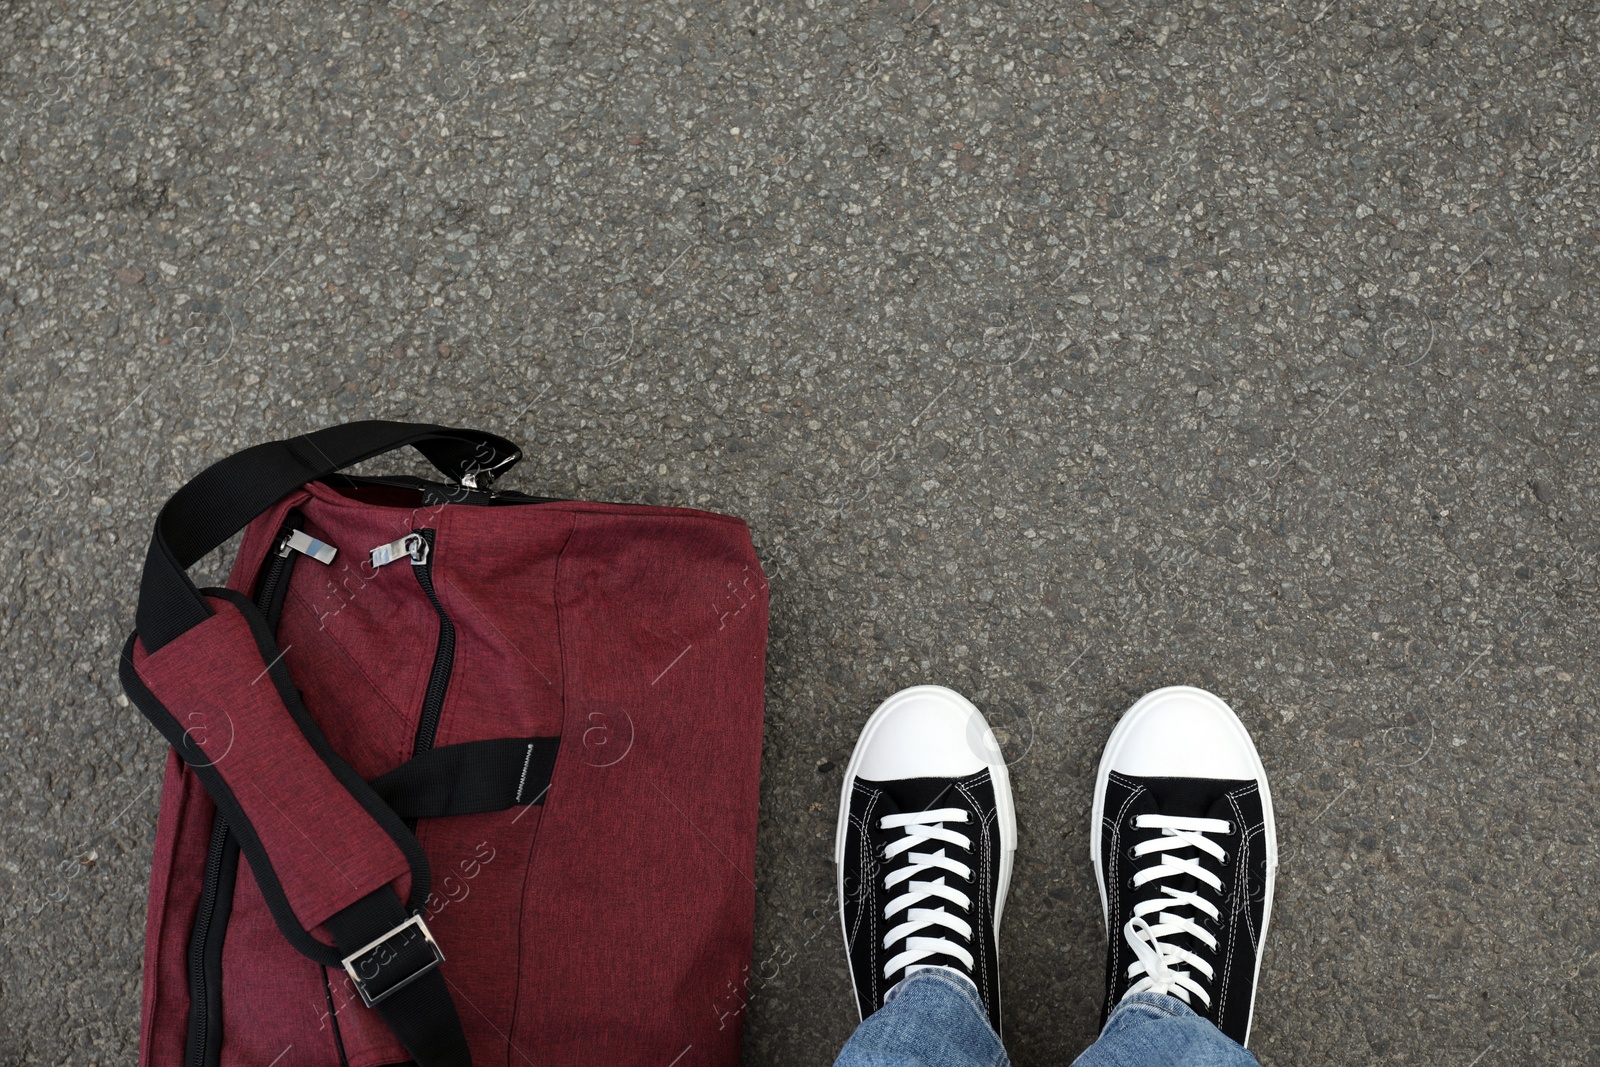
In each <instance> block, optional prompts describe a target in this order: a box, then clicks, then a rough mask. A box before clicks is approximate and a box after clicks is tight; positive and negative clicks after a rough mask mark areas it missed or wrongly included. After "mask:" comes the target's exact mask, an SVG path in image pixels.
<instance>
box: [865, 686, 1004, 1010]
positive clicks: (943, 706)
mask: <svg viewBox="0 0 1600 1067" xmlns="http://www.w3.org/2000/svg"><path fill="white" fill-rule="evenodd" d="M1016 848H1017V820H1016V814H1015V808H1014V807H1013V805H1012V802H1011V779H1010V776H1009V775H1008V774H1007V773H1006V765H1005V760H1004V759H1003V758H1002V757H1001V755H1000V746H999V745H998V744H997V743H996V742H995V738H994V734H993V733H992V732H990V730H989V724H988V723H986V722H985V721H984V719H983V715H982V713H981V712H979V711H978V709H977V708H975V707H973V706H972V704H971V703H969V702H968V701H967V700H966V698H965V697H963V696H961V695H960V694H959V693H955V692H952V691H951V690H949V689H945V688H943V687H942V686H937V685H919V686H915V687H913V688H911V689H905V690H902V691H900V692H898V693H896V694H895V695H894V696H892V697H890V698H889V699H888V700H885V701H884V702H883V703H882V704H881V705H880V706H879V707H878V710H877V711H875V712H873V713H872V718H870V719H868V720H867V725H866V726H865V727H864V728H863V729H862V731H861V739H860V740H859V741H857V742H856V749H855V752H854V754H852V755H851V757H850V765H849V766H848V767H847V768H845V775H844V795H843V797H842V798H841V800H840V805H839V830H838V836H837V838H836V839H835V842H834V861H835V863H836V864H837V865H838V869H839V900H840V908H839V914H840V917H841V919H842V921H843V924H844V944H845V952H846V954H847V955H848V956H849V959H850V977H851V980H852V982H853V983H854V986H855V992H856V1006H857V1007H858V1008H859V1009H860V1011H861V1017H862V1018H863V1019H865V1018H866V1017H867V1016H868V1015H871V1014H872V1013H873V1012H875V1011H877V1010H878V1009H879V1008H881V1007H883V1001H884V997H885V996H886V995H887V994H888V992H889V990H891V989H893V988H894V987H895V986H896V985H897V984H898V983H899V982H900V981H901V980H903V979H904V978H905V977H906V976H907V975H908V974H911V973H913V972H915V971H918V970H921V969H922V968H925V967H945V968H949V969H951V970H955V971H958V972H960V973H961V974H962V975H964V976H965V977H966V978H968V979H970V980H971V982H972V984H973V985H975V986H977V987H978V993H979V995H980V996H981V997H982V998H983V1003H984V1006H985V1007H986V1008H987V1009H988V1012H989V1023H990V1025H992V1026H993V1027H994V1029H995V1032H996V1033H999V1032H1000V953H999V934H1000V914H1001V912H1002V910H1003V909H1004V907H1005V899H1006V887H1007V886H1009V885H1010V883H1011V861H1012V857H1013V856H1014V855H1015V853H1016Z"/></svg>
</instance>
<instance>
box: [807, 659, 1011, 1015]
mask: <svg viewBox="0 0 1600 1067" xmlns="http://www.w3.org/2000/svg"><path fill="white" fill-rule="evenodd" d="M925 695H937V696H939V697H942V698H945V699H948V700H952V701H954V702H956V703H957V704H958V705H959V706H960V707H963V708H965V709H966V710H967V711H968V712H969V713H970V714H971V715H975V716H977V720H978V722H980V723H982V724H983V731H984V733H983V734H982V735H980V736H981V737H982V738H983V739H984V740H985V741H986V742H987V745H986V746H975V747H984V748H985V752H987V753H993V754H994V755H995V756H998V755H999V752H1000V744H999V742H998V741H997V740H996V738H995V736H994V731H993V730H992V729H990V727H989V723H988V720H987V719H985V718H984V717H983V712H981V711H979V710H978V709H977V707H976V706H975V705H974V704H973V703H972V702H971V701H970V700H968V699H967V698H966V697H964V696H962V695H961V694H960V693H957V692H956V691H955V690H954V689H946V688H945V687H944V686H942V685H915V686H912V687H911V688H909V689H902V690H900V691H899V692H898V693H895V694H894V695H893V696H891V697H889V699H887V700H885V701H884V702H883V703H882V704H879V705H878V707H877V710H875V711H874V712H873V713H872V716H871V717H870V718H868V719H867V724H866V725H865V726H863V727H862V728H861V736H860V737H859V738H857V739H856V747H855V750H854V751H853V752H851V753H850V762H849V763H848V764H846V765H845V769H844V781H843V783H842V784H841V785H840V789H839V818H838V822H837V825H836V827H835V829H834V838H833V866H834V888H835V891H836V892H837V893H838V907H839V930H840V933H841V934H842V935H843V936H844V942H845V945H846V946H847V947H848V946H849V944H850V928H849V925H848V924H847V922H846V920H845V914H844V894H845V889H844V842H845V837H846V834H847V832H848V830H849V829H850V791H851V789H852V788H854V786H855V780H856V771H857V768H858V767H860V765H861V758H862V754H863V753H864V752H866V750H867V748H868V746H870V745H871V743H872V739H873V734H874V733H876V732H877V728H878V727H879V726H881V725H882V724H883V722H884V720H886V719H887V718H888V717H889V715H890V714H892V713H893V711H894V709H895V707H896V706H898V705H899V704H900V703H902V702H903V701H905V700H906V699H908V698H915V697H918V696H925ZM963 743H966V742H965V741H964V742H963ZM975 754H976V755H978V756H979V758H980V759H982V760H983V762H984V763H985V764H986V765H987V766H988V768H989V776H990V778H991V779H992V780H993V781H994V803H995V816H996V818H998V819H999V820H1000V874H999V881H998V892H997V894H996V897H997V901H996V904H995V908H994V938H995V946H994V951H995V959H996V961H998V960H999V958H1000V919H1001V917H1002V916H1003V914H1004V912H1005V903H1006V894H1007V893H1008V892H1009V891H1010V889H1011V868H1012V865H1013V862H1014V861H1015V859H1016V854H1017V812H1016V807H1015V803H1014V801H1013V800H1012V797H1011V772H1010V770H1009V769H1008V768H1007V767H1006V762H1005V760H1004V759H1003V758H993V757H986V756H985V755H984V753H977V752H975ZM855 982H856V977H855V968H853V967H852V968H851V969H850V992H851V994H852V995H854V996H855V1001H856V1008H857V1011H859V1010H860V1006H861V997H860V995H859V994H858V993H857V990H856V988H855Z"/></svg>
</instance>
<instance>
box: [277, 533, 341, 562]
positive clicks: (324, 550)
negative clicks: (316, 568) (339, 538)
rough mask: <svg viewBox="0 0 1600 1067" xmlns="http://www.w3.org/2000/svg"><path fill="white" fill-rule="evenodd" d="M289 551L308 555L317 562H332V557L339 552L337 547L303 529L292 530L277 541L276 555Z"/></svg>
mask: <svg viewBox="0 0 1600 1067" xmlns="http://www.w3.org/2000/svg"><path fill="white" fill-rule="evenodd" d="M290 552H299V553H300V554H301V555H304V556H310V557H311V558H312V559H314V560H316V561H317V562H318V563H332V562H333V557H335V556H337V555H338V554H339V550H338V549H337V548H334V547H333V546H332V545H330V544H328V543H327V542H326V541H318V540H317V539H316V538H315V537H312V536H311V535H310V534H308V533H306V532H305V531H304V530H292V531H290V533H289V536H288V537H285V538H284V539H283V540H282V541H279V542H278V555H280V556H287V555H288V554H289V553H290Z"/></svg>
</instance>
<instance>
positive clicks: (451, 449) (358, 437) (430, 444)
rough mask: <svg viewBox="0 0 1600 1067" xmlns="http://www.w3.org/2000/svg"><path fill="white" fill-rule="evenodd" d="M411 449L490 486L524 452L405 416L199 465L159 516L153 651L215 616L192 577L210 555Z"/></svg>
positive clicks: (153, 553) (146, 608)
mask: <svg viewBox="0 0 1600 1067" xmlns="http://www.w3.org/2000/svg"><path fill="white" fill-rule="evenodd" d="M405 445H412V446H414V447H415V448H416V449H417V451H419V452H421V453H422V454H423V455H424V456H426V457H427V458H428V461H429V462H431V463H432V464H433V465H434V466H435V467H437V468H439V469H440V470H441V471H443V472H444V473H445V474H446V475H448V476H449V477H451V478H452V479H454V480H455V481H457V482H459V483H461V484H462V485H464V486H467V487H469V488H476V489H482V488H486V487H487V486H488V485H489V484H490V483H491V482H493V481H494V480H495V479H496V478H498V477H499V476H500V475H502V474H504V473H505V472H506V471H508V470H510V469H511V468H512V466H514V465H515V464H516V462H517V460H519V459H521V458H522V450H521V449H519V448H518V447H517V446H516V445H514V444H512V443H511V442H510V441H507V440H506V439H505V438H504V437H500V436H497V435H495V434H492V433H485V432H483V431H481V430H458V429H450V428H447V427H444V426H432V425H426V424H419V423H405V422H381V421H370V422H352V423H346V424H345V425H343V426H330V427H328V428H327V429H323V430H316V431H313V432H312V433H308V434H302V435H301V436H299V437H294V438H290V439H288V440H283V441H271V442H268V443H267V444H262V445H256V446H255V447H253V448H247V449H245V450H244V451H243V452H238V453H235V454H234V455H232V456H229V457H228V458H227V459H223V460H219V461H218V462H216V463H213V464H212V465H211V466H209V467H207V468H206V469H205V470H203V471H201V472H200V473H199V474H198V475H196V476H195V477H194V479H193V480H192V481H190V482H189V483H188V484H187V485H185V486H184V487H183V488H182V489H179V490H178V491H177V492H176V493H174V494H173V495H172V499H170V500H168V501H167V504H166V506H165V507H163V508H162V509H161V515H160V516H159V517H158V518H157V519H156V529H155V535H154V536H153V537H152V538H151V539H150V552H149V554H148V555H147V556H146V557H145V561H144V578H143V580H142V581H141V583H140V586H139V608H138V614H137V626H138V630H139V640H140V641H142V642H143V644H144V647H145V649H146V650H147V651H149V652H155V651H156V650H157V649H159V648H160V647H161V646H162V645H165V644H166V643H167V642H168V641H171V640H172V639H173V638H175V637H177V636H178V635H179V634H182V633H183V632H184V631H185V630H187V629H189V628H190V627H191V626H195V625H197V624H199V623H201V622H204V621H205V620H206V619H208V618H210V617H211V610H210V609H209V608H207V607H206V603H205V598H204V597H202V596H201V595H200V591H199V590H198V589H196V588H195V586H194V583H193V582H191V581H190V580H189V576H188V574H187V573H186V572H187V571H188V569H189V568H190V567H192V566H194V564H195V563H196V562H198V561H199V560H200V558H201V557H203V556H204V555H205V554H206V553H207V552H210V551H211V550H212V549H214V548H216V547H217V546H218V545H220V544H222V543H223V542H224V541H226V540H227V539H228V538H230V537H232V536H233V535H234V534H236V533H238V532H239V531H240V530H242V529H244V528H245V527H246V526H247V525H249V524H250V522H251V520H253V519H254V518H255V517H256V516H257V515H260V514H261V513H262V512H264V511H266V510H267V509H268V508H270V507H272V505H273V504H275V503H277V502H278V501H279V500H282V499H283V498H284V497H285V496H287V495H288V494H290V493H292V492H294V491H295V490H296V489H298V488H300V486H302V485H304V484H306V483H307V482H311V481H315V480H316V479H318V478H325V477H327V476H328V475H330V474H332V473H334V472H335V471H338V470H341V469H343V468H345V467H349V466H352V465H353V464H356V463H360V462H361V461H362V460H365V459H371V458H372V457H373V456H378V455H382V454H383V453H385V452H391V451H393V450H395V449H397V448H401V447H404V446H405Z"/></svg>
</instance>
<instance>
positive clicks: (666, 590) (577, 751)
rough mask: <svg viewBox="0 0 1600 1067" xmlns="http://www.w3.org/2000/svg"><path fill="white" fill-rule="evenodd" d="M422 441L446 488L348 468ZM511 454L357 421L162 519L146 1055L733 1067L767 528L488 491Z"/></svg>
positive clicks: (251, 467)
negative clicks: (230, 546) (209, 568)
mask: <svg viewBox="0 0 1600 1067" xmlns="http://www.w3.org/2000/svg"><path fill="white" fill-rule="evenodd" d="M404 445H412V446H414V447H416V448H417V449H418V450H419V451H421V452H422V453H423V455H424V456H426V457H427V458H428V459H429V460H430V461H431V462H432V463H433V464H434V465H435V466H436V467H438V468H439V469H440V470H442V471H444V472H445V473H446V474H447V475H449V476H451V478H452V483H451V484H448V485H447V484H442V483H433V482H427V481H424V480H422V479H416V478H370V477H351V476H346V475H342V474H339V473H337V472H339V471H340V470H342V469H343V468H345V467H348V466H351V465H352V464H355V463H357V462H360V461H362V460H365V459H368V458H371V457H372V456H375V455H378V454H380V453H383V452H387V451H390V450H392V449H396V448H399V447H402V446H404ZM519 457H520V452H519V450H518V449H517V448H516V446H515V445H513V444H511V443H510V442H509V441H506V440H504V439H503V438H500V437H496V436H495V435H492V434H487V433H482V432H477V431H469V430H456V429H446V428H443V427H438V426H420V425H407V424H401V423H389V422H364V423H352V424H349V425H345V426H336V427H331V428H329V429H325V430H320V431H317V432H315V433H311V434H308V435H305V436H303V437H300V438H295V439H293V440H289V441H278V442H273V443H270V444H266V445H259V446H256V447H255V448H251V449H247V450H245V451H244V452H241V453H239V454H237V455H235V456H232V457H230V458H228V459H225V460H223V461H221V462H219V463H217V464H215V465H214V466H212V467H210V468H209V469H207V470H206V471H204V472H202V473H201V474H200V475H199V476H198V477H196V478H195V479H194V480H193V481H192V482H190V483H189V484H188V485H186V486H184V487H183V489H181V490H179V492H178V493H177V494H175V495H174V496H173V498H172V499H171V500H170V501H168V503H167V505H166V506H165V507H164V508H163V509H162V512H161V516H160V518H159V519H158V520H157V523H156V532H155V536H154V538H153V539H152V541H151V546H150V553H149V557H148V558H147V560H146V564H145V571H144V577H143V582H142V585H141V589H140V597H139V607H138V617H137V627H138V629H137V631H136V633H135V634H134V635H133V636H131V637H130V638H129V639H128V644H127V646H126V648H125V650H124V654H123V659H122V664H121V668H122V680H123V685H124V687H125V688H126V690H127V692H128V694H129V696H130V697H131V698H132V699H133V701H134V702H135V703H136V704H137V705H138V707H139V709H140V710H141V711H142V712H143V713H144V714H145V715H146V716H147V717H148V718H149V719H150V720H151V721H152V722H153V723H154V724H155V725H156V726H157V727H158V728H159V729H160V730H161V731H162V733H163V734H164V735H165V736H166V738H167V739H168V740H169V741H170V742H171V744H172V745H173V753H172V755H171V756H170V758H169V760H168V764H167V771H166V780H165V783H164V786H163V793H162V800H161V816H160V823H159V828H158V831H157V837H156V845H155V859H154V864H153V869H152V871H151V879H150V909H149V918H148V926H147V931H146V948H145V969H144V1004H143V1026H142V1031H141V1036H140V1063H141V1064H143V1065H150V1067H168V1065H177V1064H183V1065H185V1067H189V1065H193V1067H213V1065H216V1067H246V1065H248V1067H268V1065H270V1067H339V1065H348V1067H376V1065H381V1064H401V1063H416V1064H420V1065H422V1067H435V1065H452V1067H453V1065H461V1064H467V1063H476V1064H478V1065H479V1067H483V1065H488V1064H493V1065H497V1067H498V1065H505V1067H515V1065H518V1064H530V1065H531V1064H538V1065H541V1067H543V1065H546V1064H552V1065H560V1064H606V1065H607V1067H623V1065H630V1064H654V1065H658V1067H669V1065H671V1067H689V1065H691V1064H730V1065H731V1064H734V1063H736V1062H737V1061H738V1058H739V1040H740V1030H741V1018H740V1013H739V1012H738V1011H737V1010H734V1011H730V1010H729V1004H730V1003H733V1001H732V999H731V998H730V994H729V990H730V989H733V990H737V989H740V988H742V987H743V981H744V978H745V976H746V974H747V972H748V965H749V961H750V952H751V945H752V924H753V915H754V881H753V877H754V866H755V834H756V815H757V796H758V776H759V771H760V748H761V725H762V696H763V674H764V665H765V657H766V634H767V592H766V581H765V579H764V578H763V576H762V572H761V567H760V564H759V563H758V562H757V560H756V556H755V553H754V551H753V549H752V547H751V543H750V537H749V533H748V531H747V529H746V527H745V525H744V523H742V522H741V521H739V520H738V519H734V518H729V517H727V516H721V515H713V514H709V513H706V512H701V511H692V510H688V509H682V508H664V507H635V506H627V505H619V504H596V503H585V502H578V501H555V500H544V499H540V498H534V497H528V496H524V495H522V494H519V493H510V492H506V493H496V492H493V491H492V490H491V489H490V488H489V486H490V485H491V483H492V482H493V480H494V479H495V478H496V477H498V476H499V475H500V474H502V473H504V472H505V470H507V469H509V467H510V466H511V465H512V464H513V463H515V462H516V461H517V459H518V458H519ZM240 529H246V533H245V536H244V541H243V545H242V547H241V549H240V551H239V555H238V558H237V560H236V561H235V562H234V565H233V569H232V573H231V576H230V578H229V581H228V586H227V588H226V589H208V590H205V591H200V590H197V589H196V588H195V587H194V585H193V584H192V583H191V582H190V581H189V579H188V577H187V575H186V574H185V571H186V569H187V568H188V567H189V566H191V565H193V564H194V563H195V562H196V561H197V560H198V559H200V558H201V557H202V556H204V555H205V554H206V553H207V552H209V551H211V550H212V549H214V548H216V547H217V546H219V545H221V544H223V543H224V542H225V541H226V540H227V539H228V538H229V537H230V536H232V535H233V534H234V533H236V532H237V531H238V530H240ZM241 859H242V860H243V862H240V860H241ZM369 1002H370V1003H369ZM736 1006H737V1005H736Z"/></svg>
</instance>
